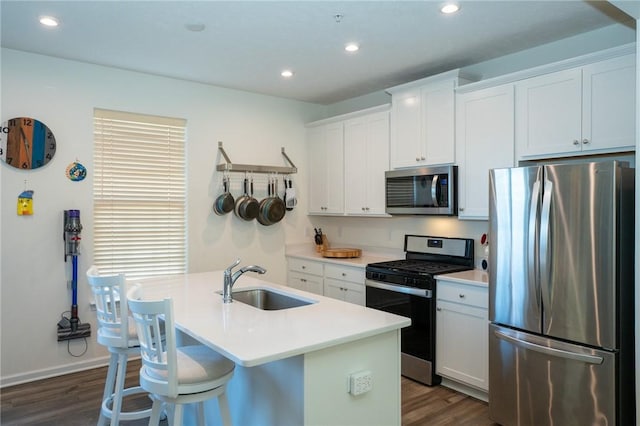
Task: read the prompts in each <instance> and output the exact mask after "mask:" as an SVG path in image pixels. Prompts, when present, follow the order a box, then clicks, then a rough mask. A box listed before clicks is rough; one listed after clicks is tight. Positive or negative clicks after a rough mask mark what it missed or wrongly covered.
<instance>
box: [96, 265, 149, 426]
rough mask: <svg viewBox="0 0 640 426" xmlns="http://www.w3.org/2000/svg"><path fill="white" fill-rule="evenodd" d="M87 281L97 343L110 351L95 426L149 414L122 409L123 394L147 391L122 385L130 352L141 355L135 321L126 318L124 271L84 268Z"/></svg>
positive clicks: (116, 423)
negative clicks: (103, 272) (104, 272)
mask: <svg viewBox="0 0 640 426" xmlns="http://www.w3.org/2000/svg"><path fill="white" fill-rule="evenodd" d="M87 280H88V282H89V285H90V286H91V290H92V291H93V295H94V297H95V302H96V315H97V318H98V343H100V344H101V345H104V346H106V347H107V348H108V349H109V352H111V359H110V360H109V370H108V371H107V379H106V382H105V384H104V393H103V395H102V406H101V408H100V419H99V420H98V426H102V425H104V424H106V423H105V422H106V420H107V419H111V426H115V425H119V424H120V423H119V422H120V421H121V420H122V421H126V420H137V419H142V418H145V417H150V416H151V409H150V408H149V409H146V410H140V411H127V412H123V411H122V399H123V398H124V397H126V396H129V395H133V394H138V393H147V392H146V391H145V390H144V389H142V387H140V386H136V387H131V388H126V389H125V388H124V381H125V376H126V373H127V361H128V359H129V356H130V355H139V354H140V343H139V342H138V337H137V335H136V330H135V323H134V322H133V321H131V318H129V310H128V309H127V299H126V283H125V276H124V274H118V275H100V274H99V272H98V269H97V268H96V267H95V266H92V267H91V268H89V270H88V271H87Z"/></svg>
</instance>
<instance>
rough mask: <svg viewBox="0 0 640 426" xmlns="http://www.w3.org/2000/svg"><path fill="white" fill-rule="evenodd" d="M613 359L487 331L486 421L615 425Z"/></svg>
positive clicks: (552, 342) (541, 339)
mask: <svg viewBox="0 0 640 426" xmlns="http://www.w3.org/2000/svg"><path fill="white" fill-rule="evenodd" d="M617 362H618V360H617V353H615V352H608V351H603V350H596V349H592V348H587V347H582V346H578V345H574V344H569V343H564V342H559V341H556V340H552V339H548V338H545V337H540V336H535V335H532V334H528V333H523V332H519V331H515V330H512V329H508V328H503V327H499V326H496V325H494V324H491V325H490V327H489V392H490V393H489V416H490V417H491V419H492V420H494V421H495V422H497V423H500V424H501V425H505V426H511V425H535V426H543V425H572V424H573V425H616V424H620V423H619V421H620V419H619V418H618V416H619V414H618V410H619V408H618V407H619V401H618V400H617V399H618V395H617V391H616V364H617Z"/></svg>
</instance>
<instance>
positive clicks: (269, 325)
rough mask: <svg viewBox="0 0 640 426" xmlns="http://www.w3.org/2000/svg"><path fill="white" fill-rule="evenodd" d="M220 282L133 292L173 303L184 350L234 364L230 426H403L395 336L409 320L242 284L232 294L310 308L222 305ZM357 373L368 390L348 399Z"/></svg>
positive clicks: (212, 278)
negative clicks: (201, 350) (194, 347)
mask: <svg viewBox="0 0 640 426" xmlns="http://www.w3.org/2000/svg"><path fill="white" fill-rule="evenodd" d="M222 274H223V273H222V271H216V272H207V273H197V274H187V275H180V276H175V277H162V278H152V279H146V280H135V281H132V282H130V284H131V283H136V282H139V283H140V284H141V285H142V287H143V298H144V299H160V298H165V297H171V298H173V303H174V315H175V322H176V328H177V329H178V331H179V334H180V335H181V337H182V340H183V343H185V344H186V343H189V342H190V341H191V340H196V341H197V342H199V343H202V344H205V345H207V346H209V347H211V348H212V349H214V350H216V351H218V352H220V353H221V354H223V355H225V356H226V357H228V358H229V359H231V360H232V361H234V362H235V363H236V372H235V375H234V377H233V379H232V380H231V382H230V383H229V386H228V395H229V404H230V406H231V415H232V420H233V423H234V424H236V425H247V426H249V425H278V426H280V425H296V426H299V425H376V424H377V425H394V424H396V425H399V424H400V403H401V400H400V329H401V328H402V327H406V326H408V325H409V323H410V321H409V319H407V318H404V317H400V316H396V315H392V314H387V313H384V312H380V311H376V310H372V309H368V308H365V307H362V306H357V305H354V304H350V303H345V302H341V301H338V300H335V299H331V298H327V297H323V296H319V295H316V294H310V293H306V292H302V291H299V290H296V289H293V288H290V287H285V286H281V285H277V284H272V283H268V282H266V281H264V280H261V279H257V278H254V277H251V276H248V275H246V274H245V275H243V276H242V277H240V278H239V279H238V281H237V282H236V284H235V286H234V291H237V290H240V289H247V288H269V289H272V290H274V291H277V292H282V293H285V294H288V295H292V296H294V297H297V298H302V299H306V300H308V301H312V302H313V303H311V304H309V305H305V306H300V307H297V308H290V309H283V310H276V311H265V310H261V309H257V308H254V307H253V306H250V305H247V304H244V303H242V302H238V301H235V302H233V303H230V304H224V303H222V296H221V295H220V292H221V290H222V280H223V275H222ZM360 373H363V375H364V376H368V377H369V378H370V383H371V389H370V390H369V391H366V392H364V393H361V394H358V395H353V394H352V393H350V392H349V383H350V377H351V376H352V375H360ZM217 410H218V408H217V404H216V402H215V401H210V402H208V403H207V413H208V415H209V416H210V417H211V418H212V420H214V421H215V420H217V419H218V418H219V417H218V412H217ZM187 411H188V410H187ZM188 414H190V413H188Z"/></svg>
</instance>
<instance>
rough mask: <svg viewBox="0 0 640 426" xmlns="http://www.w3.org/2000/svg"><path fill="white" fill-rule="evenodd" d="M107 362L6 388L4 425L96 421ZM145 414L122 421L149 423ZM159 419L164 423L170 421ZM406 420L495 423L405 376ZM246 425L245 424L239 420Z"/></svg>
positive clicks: (136, 401) (133, 364) (130, 377)
mask: <svg viewBox="0 0 640 426" xmlns="http://www.w3.org/2000/svg"><path fill="white" fill-rule="evenodd" d="M139 368H140V363H139V361H130V362H129V366H128V373H127V379H126V386H127V387H129V386H135V385H137V374H138V370H139ZM105 377H106V367H104V368H97V369H93V370H88V371H83V372H80V373H74V374H68V375H66V376H61V377H55V378H51V379H46V380H40V381H36V382H32V383H26V384H23V385H16V386H11V387H8V388H4V389H2V391H1V392H0V401H1V405H2V409H1V412H0V424H2V425H3V426H23V425H24V426H26V425H28V426H45V425H46V426H52V425H60V426H88V425H95V424H96V422H97V421H98V415H99V406H100V400H101V399H102V389H103V386H104V379H105ZM147 406H151V403H150V400H149V399H148V398H147V397H146V396H140V397H135V398H134V397H131V398H127V400H126V402H125V409H140V408H144V407H147ZM147 422H148V420H146V419H141V420H137V421H131V422H123V425H125V424H126V425H128V426H129V425H130V426H138V425H140V426H141V425H146V424H147ZM161 424H163V425H166V421H165V422H162V423H161ZM402 425H403V426H419V425H429V426H431V425H433V426H438V425H456V426H463V425H464V426H484V425H494V423H493V422H491V421H490V420H489V417H488V408H487V404H486V403H484V402H482V401H478V400H476V399H474V398H471V397H468V396H466V395H463V394H460V393H458V392H455V391H453V390H450V389H448V388H445V387H442V386H435V387H428V386H424V385H421V384H419V383H416V382H414V381H412V380H409V379H406V378H404V377H403V378H402ZM241 426H242V425H241Z"/></svg>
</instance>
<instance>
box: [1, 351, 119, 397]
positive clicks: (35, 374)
mask: <svg viewBox="0 0 640 426" xmlns="http://www.w3.org/2000/svg"><path fill="white" fill-rule="evenodd" d="M106 365H109V356H106V357H100V358H94V359H91V360H88V361H83V362H74V363H72V364H65V365H59V366H56V367H53V368H45V369H42V370H33V371H29V372H27V373H20V374H14V375H10V376H3V377H1V378H0V389H2V388H5V387H9V386H15V385H20V384H23V383H29V382H33V381H36V380H42V379H48V378H51V377H58V376H63V375H65V374H70V373H75V372H78V371H85V370H91V369H93V368H98V367H104V366H106Z"/></svg>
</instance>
